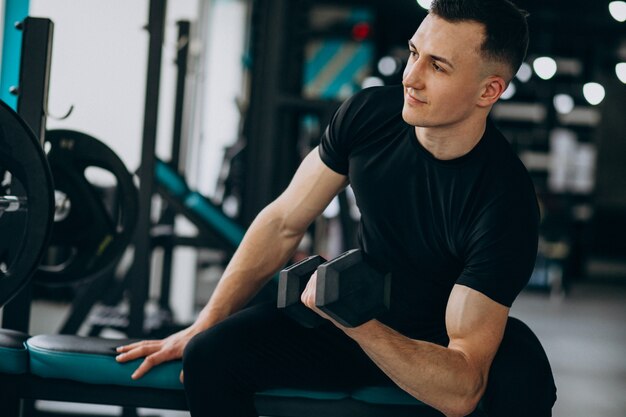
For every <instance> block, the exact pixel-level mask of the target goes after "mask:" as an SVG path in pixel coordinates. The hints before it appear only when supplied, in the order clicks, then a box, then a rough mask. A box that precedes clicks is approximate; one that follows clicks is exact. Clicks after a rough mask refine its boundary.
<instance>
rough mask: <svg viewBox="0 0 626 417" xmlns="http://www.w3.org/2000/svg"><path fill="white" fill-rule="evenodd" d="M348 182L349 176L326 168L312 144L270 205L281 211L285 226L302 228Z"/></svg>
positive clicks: (295, 228)
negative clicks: (282, 190)
mask: <svg viewBox="0 0 626 417" xmlns="http://www.w3.org/2000/svg"><path fill="white" fill-rule="evenodd" d="M347 185H348V178H347V177H346V176H345V175H341V174H338V173H337V172H335V171H333V170H331V169H330V168H328V166H326V164H324V162H323V161H322V159H321V158H320V156H319V151H318V148H315V149H313V150H312V151H311V152H310V153H309V154H308V155H307V156H306V157H305V158H304V160H303V161H302V163H301V164H300V167H299V168H298V170H297V171H296V173H295V174H294V176H293V178H292V180H291V182H290V184H289V186H288V187H287V189H286V190H285V191H284V192H283V193H282V194H281V195H280V197H278V199H276V201H274V203H273V204H272V205H273V206H274V209H278V210H280V211H281V213H282V216H283V218H284V221H285V226H286V227H287V228H288V229H291V230H295V231H304V230H305V229H306V228H307V227H308V225H309V224H310V223H311V222H312V221H313V220H314V219H315V218H316V217H317V216H319V215H320V214H321V213H322V211H324V209H325V208H326V206H328V204H329V203H330V202H331V201H332V199H333V198H334V197H335V196H336V195H337V194H338V193H339V192H340V191H341V190H342V189H343V188H345V187H346V186H347Z"/></svg>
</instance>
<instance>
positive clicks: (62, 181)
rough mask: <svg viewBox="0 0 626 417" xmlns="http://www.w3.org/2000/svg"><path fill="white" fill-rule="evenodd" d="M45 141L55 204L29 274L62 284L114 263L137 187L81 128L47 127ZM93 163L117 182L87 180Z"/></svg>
mask: <svg viewBox="0 0 626 417" xmlns="http://www.w3.org/2000/svg"><path fill="white" fill-rule="evenodd" d="M46 143H47V144H49V146H50V150H49V152H48V162H49V164H50V169H51V171H52V176H53V178H54V183H55V187H54V194H55V200H56V209H55V212H54V224H53V227H52V237H51V240H50V245H49V247H48V250H47V254H46V257H45V258H44V260H43V263H42V265H41V266H40V267H39V270H38V271H37V273H36V274H35V276H34V278H33V279H34V280H35V281H37V282H39V283H42V284H46V285H65V284H68V283H72V282H76V281H78V280H87V279H90V278H95V277H96V276H98V275H99V274H101V273H104V272H106V271H108V270H109V269H110V268H112V267H114V266H115V265H116V264H117V261H118V260H119V259H120V257H121V256H122V254H123V253H124V251H125V249H126V248H127V247H128V245H129V243H130V240H131V238H132V233H133V231H134V226H135V223H136V221H137V211H138V207H137V206H138V203H137V189H136V187H135V185H134V183H133V178H132V176H131V175H130V173H129V172H128V170H127V169H126V167H125V166H124V164H123V162H122V161H121V160H120V159H119V157H118V156H117V155H116V154H115V153H114V152H113V151H112V150H111V149H110V148H109V147H107V146H106V145H105V144H104V143H102V142H100V141H99V140H97V139H95V138H93V137H91V136H89V135H87V134H85V133H81V132H75V131H71V130H51V131H48V132H47V133H46ZM94 167H95V168H99V169H100V170H103V171H106V173H110V175H109V174H107V176H108V177H113V178H114V179H115V184H106V186H101V185H100V186H99V185H98V184H97V182H96V180H93V179H90V178H89V175H87V174H88V169H90V168H94ZM95 174H98V172H96V173H94V176H95ZM99 174H101V176H102V174H103V173H102V172H99ZM106 179H108V180H110V178H105V180H106ZM107 186H109V187H111V189H112V193H113V194H114V198H112V200H113V204H112V207H108V205H107V204H106V201H105V200H106V188H107Z"/></svg>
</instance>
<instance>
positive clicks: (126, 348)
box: [115, 340, 161, 353]
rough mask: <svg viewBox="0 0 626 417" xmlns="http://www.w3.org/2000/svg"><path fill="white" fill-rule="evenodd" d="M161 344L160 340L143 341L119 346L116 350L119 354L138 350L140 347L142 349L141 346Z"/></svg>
mask: <svg viewBox="0 0 626 417" xmlns="http://www.w3.org/2000/svg"><path fill="white" fill-rule="evenodd" d="M160 342H161V341H160V340H142V341H140V342H135V343H130V344H128V345H124V346H118V347H117V348H115V351H116V352H117V353H124V352H128V351H130V350H133V349H136V348H138V347H141V346H146V345H154V344H157V343H160Z"/></svg>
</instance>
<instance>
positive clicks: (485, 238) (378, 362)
mask: <svg viewBox="0 0 626 417" xmlns="http://www.w3.org/2000/svg"><path fill="white" fill-rule="evenodd" d="M527 44H528V32H527V25H526V20H525V14H524V13H523V12H521V11H520V10H518V9H517V8H516V7H515V6H514V5H513V4H511V3H509V2H508V1H506V0H435V1H434V2H433V4H432V6H431V10H430V13H429V14H428V16H427V17H426V18H425V19H424V21H423V22H422V23H421V25H420V26H419V28H418V30H417V32H416V33H415V34H414V35H413V37H412V38H411V39H410V40H409V51H410V56H409V60H408V63H407V66H406V69H405V71H404V77H403V87H400V86H398V87H382V88H372V89H367V90H364V91H362V92H360V93H358V94H356V95H355V96H354V97H352V98H351V99H350V100H348V101H347V102H346V103H344V104H343V105H342V107H341V108H340V109H339V110H338V111H337V113H336V114H335V116H334V117H333V119H332V121H331V123H330V125H329V127H328V129H327V130H326V132H325V134H324V136H323V137H322V140H321V144H320V146H319V149H315V150H314V151H313V152H311V153H310V154H309V155H308V156H307V157H306V158H305V160H304V161H303V163H302V165H301V166H300V168H299V169H298V171H297V173H296V174H295V176H294V178H293V180H292V182H291V184H290V185H289V187H288V188H287V190H286V191H285V192H284V193H283V194H282V195H281V196H280V197H279V198H278V199H277V200H276V201H274V202H273V203H272V204H270V205H269V206H268V207H266V208H265V209H264V210H263V211H262V212H261V213H260V214H259V215H258V217H257V218H256V220H255V221H254V222H253V224H252V225H251V227H250V229H249V231H248V233H247V234H246V237H245V239H244V240H243V242H242V244H241V247H240V248H239V250H238V251H237V253H236V254H235V256H234V257H233V259H232V261H231V263H230V264H229V266H228V267H227V269H226V271H225V273H224V276H223V278H222V280H221V282H220V284H219V286H218V288H217V289H216V291H215V293H214V295H213V297H212V298H211V300H210V301H209V303H208V305H207V306H206V307H205V308H204V309H203V311H202V312H201V313H200V316H199V317H198V319H197V320H196V322H195V323H194V325H192V326H191V327H190V328H188V329H186V330H183V331H181V332H179V333H177V334H175V335H173V336H170V337H169V338H167V339H164V340H159V341H144V342H139V343H137V344H133V345H129V346H125V347H122V348H120V349H119V351H120V352H121V353H122V354H121V355H120V358H119V360H120V361H126V360H131V359H135V358H138V357H146V359H145V361H144V362H143V364H142V365H141V366H140V367H139V368H138V369H137V371H136V373H135V374H134V376H133V377H134V378H138V377H141V376H142V375H143V374H145V373H146V372H147V371H148V370H149V369H150V368H151V367H153V366H155V365H156V364H159V363H161V362H164V361H167V360H172V359H175V358H180V357H182V356H183V352H184V358H183V359H184V384H185V390H186V393H187V396H188V401H189V406H190V410H191V414H192V415H193V416H226V415H228V416H255V415H256V412H255V410H254V404H253V395H254V392H256V391H259V390H263V389H267V388H272V387H279V386H283V387H296V388H308V389H322V390H332V389H345V388H355V387H358V386H363V385H384V384H396V385H397V386H399V387H401V388H402V389H404V390H405V391H406V392H408V393H409V394H411V395H412V396H414V397H415V398H417V399H419V400H421V401H422V402H425V403H427V404H429V405H431V406H433V407H434V408H436V409H438V410H440V411H441V412H443V413H444V414H445V415H447V416H464V415H467V414H469V413H471V412H472V411H473V410H474V409H475V408H476V406H477V404H478V403H479V401H481V400H482V406H483V408H484V409H485V410H486V411H487V412H488V414H489V415H490V416H508V417H511V416H533V417H540V416H549V415H551V408H552V405H553V403H554V401H555V387H554V382H553V379H552V374H551V371H550V366H549V364H548V361H547V358H546V357H545V354H544V352H543V350H542V348H541V345H540V344H539V342H538V341H537V340H536V339H535V338H534V335H533V334H532V332H530V330H529V329H528V328H527V327H525V326H524V325H523V324H521V323H520V322H519V321H516V320H514V319H508V313H509V308H510V306H511V304H512V303H513V300H514V299H515V297H516V296H517V294H518V293H519V292H520V291H521V289H522V288H523V287H524V285H525V284H526V282H527V281H528V278H529V276H530V273H531V271H532V269H533V266H534V260H535V256H536V250H537V234H538V222H539V212H538V207H537V201H536V198H535V194H534V189H533V186H532V183H531V180H530V178H529V176H528V173H527V172H526V170H525V168H524V167H523V165H522V164H521V162H520V161H519V159H518V158H517V157H516V155H515V154H514V152H513V151H512V150H511V148H510V147H509V145H508V143H507V141H506V140H505V138H504V137H503V136H502V135H501V134H500V133H499V132H498V130H497V129H496V128H495V126H494V125H493V124H492V123H491V122H490V121H489V120H488V118H487V116H488V114H489V112H490V110H491V108H492V106H493V104H494V103H495V102H496V101H497V100H498V99H499V97H500V95H501V94H502V93H503V92H504V90H505V89H506V87H507V85H508V83H509V81H510V80H511V79H512V78H513V76H514V75H515V73H516V71H517V68H518V67H519V65H520V64H521V62H522V60H523V59H524V56H525V53H526V48H527ZM348 183H350V184H351V186H352V188H353V189H354V192H355V195H356V200H357V204H358V206H359V208H360V210H361V215H362V217H361V224H360V235H359V242H360V247H361V248H362V249H363V250H364V251H365V253H366V254H367V256H368V257H369V258H370V261H371V262H373V263H374V264H375V265H378V266H379V267H381V268H383V269H386V270H390V271H391V272H392V276H393V284H392V299H391V311H390V312H389V314H387V315H385V316H384V317H380V318H379V319H377V320H371V321H369V322H367V323H365V324H363V325H361V326H359V327H356V328H353V329H348V328H343V327H342V326H341V325H339V324H338V323H335V322H333V321H331V320H329V323H328V324H327V325H325V326H322V327H320V328H318V329H305V328H303V327H301V326H299V325H297V324H295V323H294V322H292V321H291V320H289V319H288V318H286V317H284V316H283V315H282V314H280V313H279V312H277V311H276V310H275V308H273V307H272V306H265V305H262V306H257V307H253V308H250V309H246V310H243V311H240V312H238V311H239V310H240V309H241V308H242V307H243V306H244V305H245V304H246V302H247V301H248V300H250V299H251V297H252V296H253V295H254V294H255V293H256V292H257V291H258V290H259V289H260V288H261V287H262V285H263V284H264V283H265V282H266V281H267V280H268V279H269V277H270V276H272V275H273V274H274V273H275V272H276V271H277V270H278V269H279V268H280V267H282V266H283V265H284V264H285V263H286V262H287V261H288V259H289V257H290V255H291V254H292V253H293V251H294V250H295V248H296V246H297V244H298V242H299V241H300V239H301V237H302V236H303V234H304V232H305V231H306V229H307V227H308V225H309V224H310V223H311V222H312V221H313V220H314V219H315V217H316V216H318V215H319V214H320V213H321V212H322V211H323V209H324V208H325V207H326V205H327V204H328V203H329V202H330V201H331V200H332V198H333V197H334V196H335V195H336V194H337V193H338V192H339V191H340V190H341V189H343V188H344V187H345V186H346V185H347V184H348ZM315 280H316V277H315V275H314V276H313V277H312V278H311V280H310V282H309V285H308V286H307V289H306V290H305V292H304V293H303V295H302V301H303V302H304V303H305V304H306V305H307V306H309V307H310V308H312V309H313V310H315V311H316V312H317V313H318V314H320V315H323V313H322V312H321V311H319V310H317V309H316V308H315V305H314V298H315V294H314V293H315ZM181 376H182V375H181Z"/></svg>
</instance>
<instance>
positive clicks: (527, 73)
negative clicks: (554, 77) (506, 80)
mask: <svg viewBox="0 0 626 417" xmlns="http://www.w3.org/2000/svg"><path fill="white" fill-rule="evenodd" d="M532 75H533V70H532V68H530V65H528V64H527V63H525V62H522V65H521V66H520V67H519V70H518V71H517V74H516V75H515V76H516V77H517V79H518V80H520V81H521V82H523V83H526V82H528V80H530V77H532Z"/></svg>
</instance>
